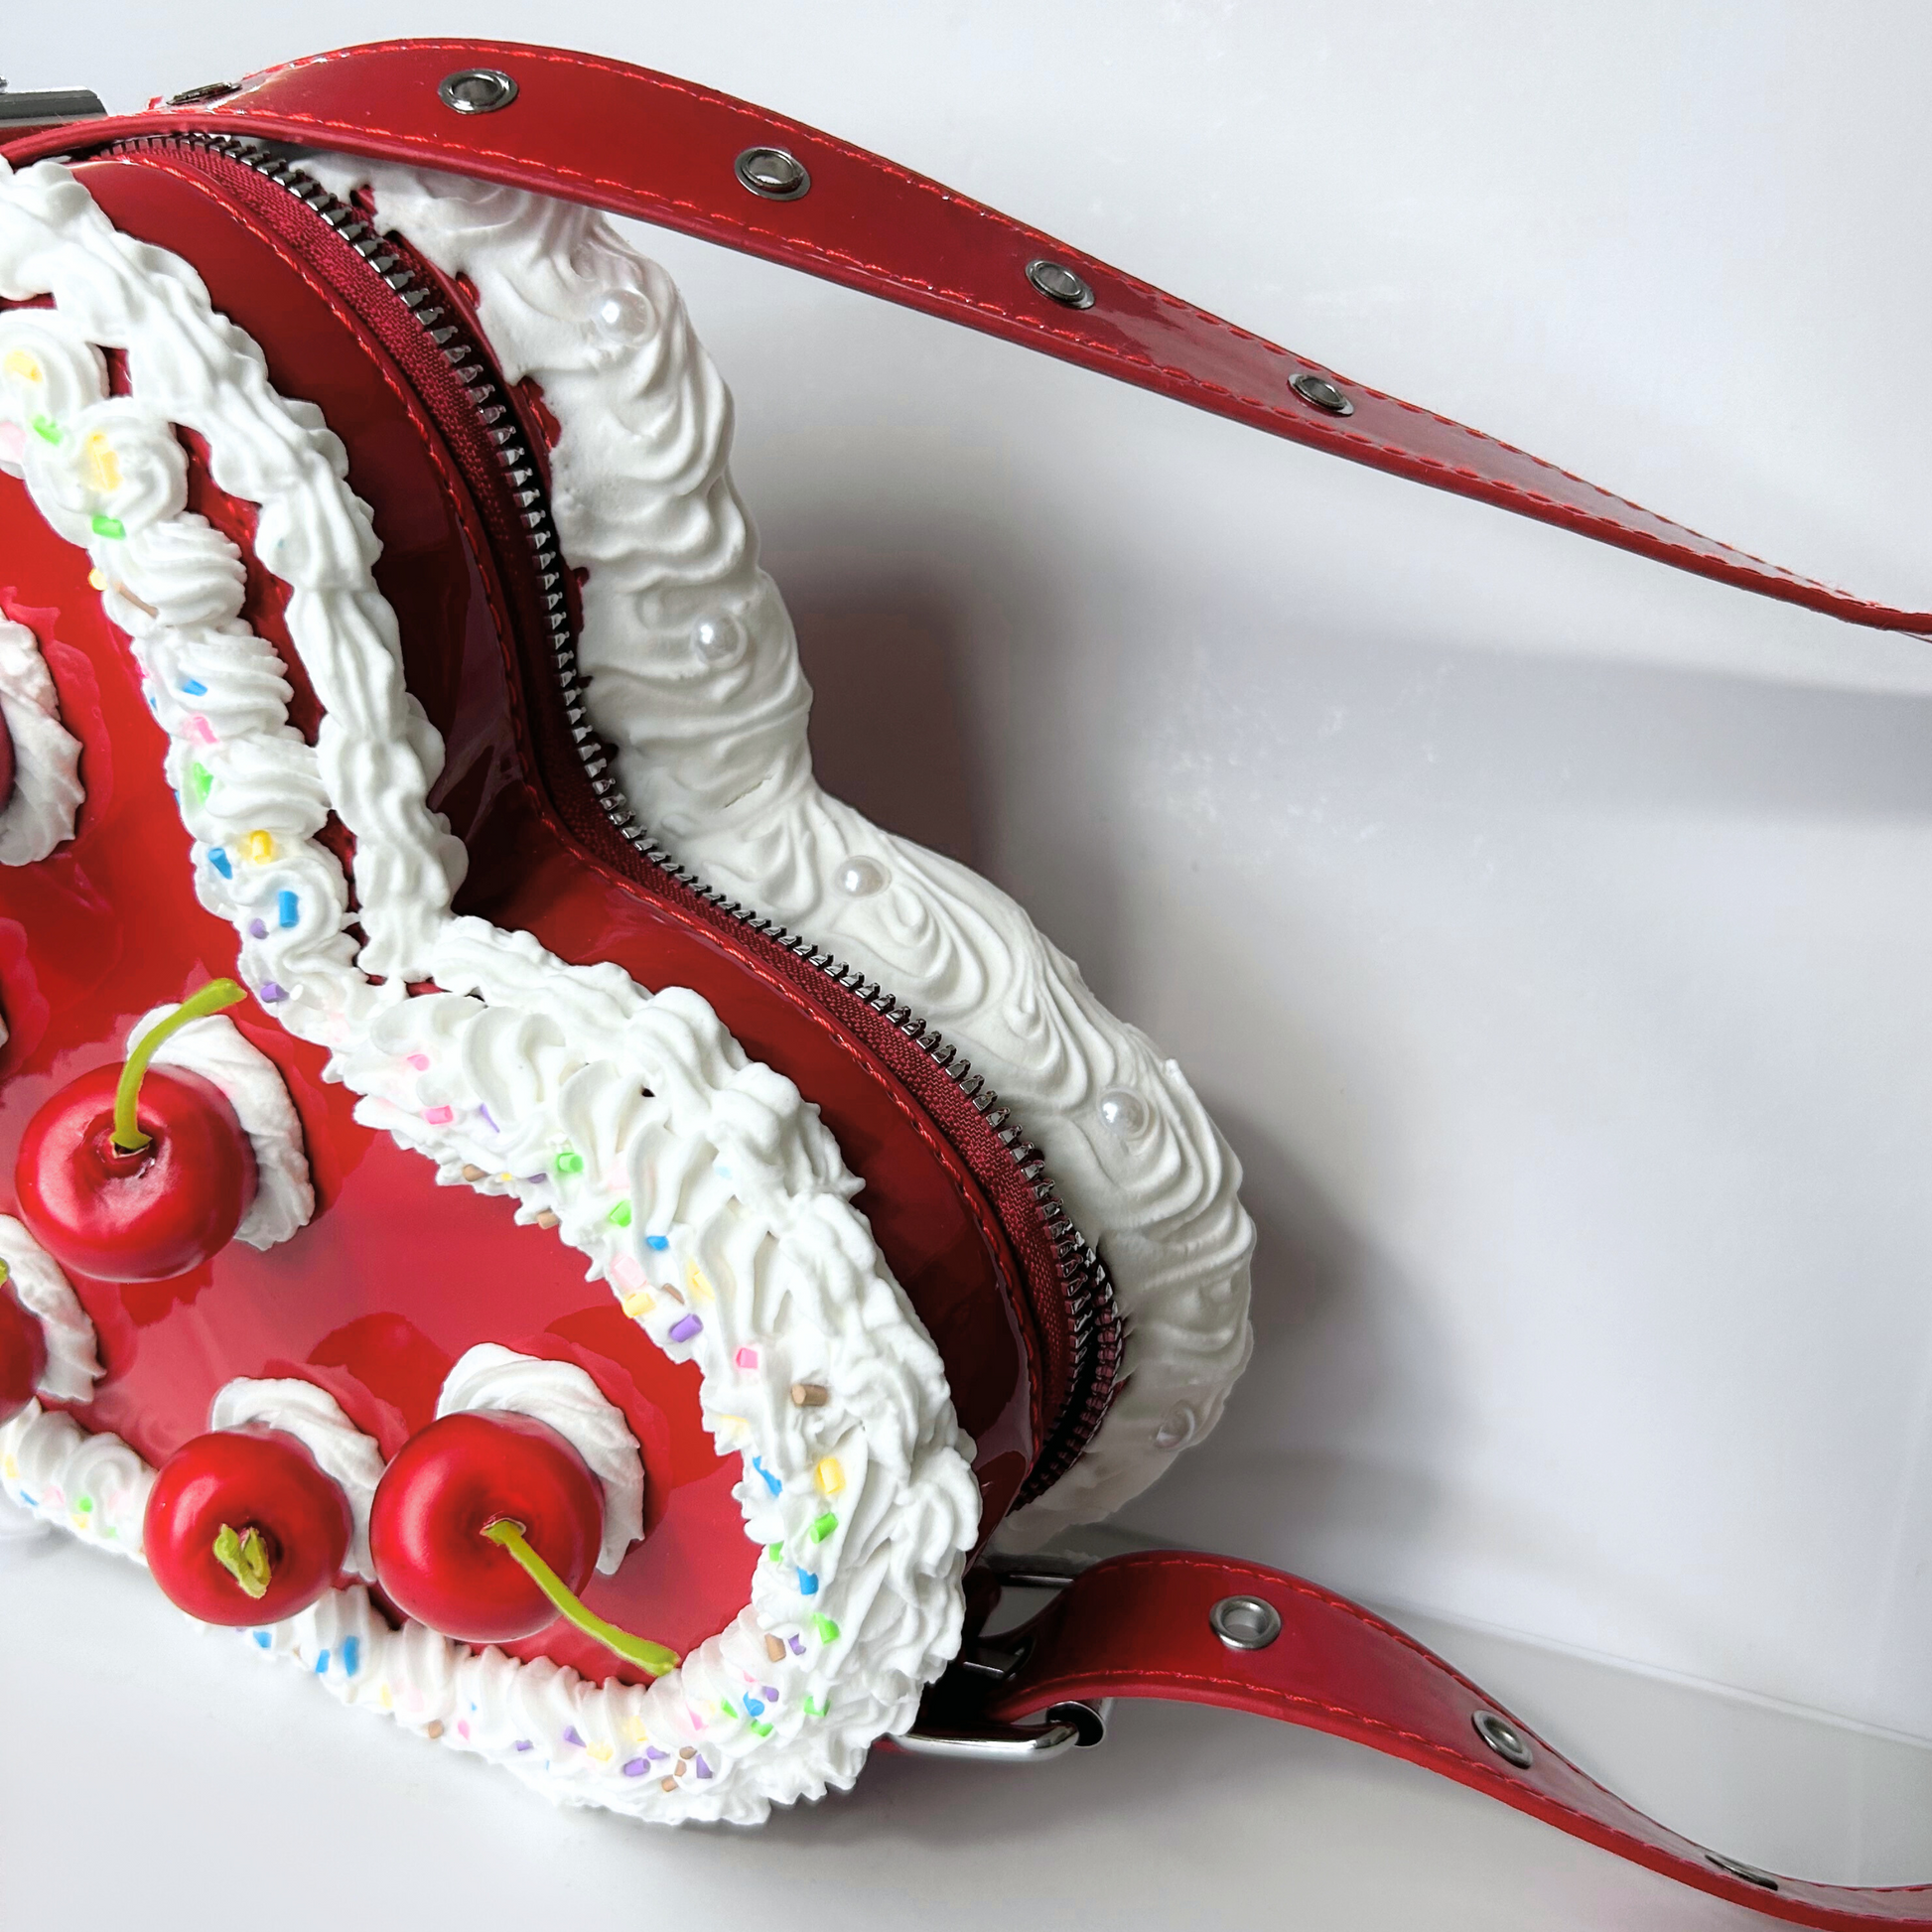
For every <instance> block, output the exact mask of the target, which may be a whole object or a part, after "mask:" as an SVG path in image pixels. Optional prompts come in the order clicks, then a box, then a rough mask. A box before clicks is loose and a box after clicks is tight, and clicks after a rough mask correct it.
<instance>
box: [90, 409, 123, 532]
mask: <svg viewBox="0 0 1932 1932" xmlns="http://www.w3.org/2000/svg"><path fill="white" fill-rule="evenodd" d="M86 448H87V472H88V475H89V476H90V477H91V478H92V480H93V485H94V487H95V488H96V489H98V490H100V491H101V492H102V493H103V494H106V493H107V492H109V491H111V490H116V489H118V488H120V486H121V465H120V459H119V458H118V457H117V456H115V454H114V451H113V447H112V445H110V444H109V442H108V441H107V439H106V437H104V436H102V435H101V434H100V432H99V431H98V430H96V431H95V432H94V434H93V435H92V436H90V437H88V438H87V445H86ZM101 534H102V535H103V536H104V535H106V532H105V531H102V532H101Z"/></svg>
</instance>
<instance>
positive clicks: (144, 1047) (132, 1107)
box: [114, 980, 248, 1154]
mask: <svg viewBox="0 0 1932 1932" xmlns="http://www.w3.org/2000/svg"><path fill="white" fill-rule="evenodd" d="M247 997H248V995H247V993H246V992H245V991H244V990H243V989H242V988H241V987H239V986H237V985H236V984H235V983H234V981H233V980H209V981H208V983H207V985H206V986H205V987H203V988H202V989H201V990H200V991H199V992H196V993H191V994H190V995H189V996H188V998H187V999H185V1000H184V1001H183V1002H182V1003H181V1005H180V1006H178V1007H177V1008H176V1009H175V1010H174V1012H173V1013H171V1014H170V1015H169V1016H168V1017H167V1019H165V1020H163V1021H160V1022H158V1023H157V1024H156V1025H155V1026H152V1027H150V1028H149V1029H148V1031H147V1033H146V1034H145V1035H142V1039H141V1043H140V1045H138V1046H137V1047H135V1049H134V1051H133V1052H131V1053H130V1054H129V1055H128V1056H127V1064H126V1065H125V1066H123V1067H122V1068H121V1083H120V1085H119V1086H117V1087H116V1088H115V1089H114V1152H115V1153H116V1154H139V1153H140V1152H141V1150H142V1149H143V1148H144V1147H146V1146H147V1145H148V1141H149V1136H147V1135H146V1134H144V1133H142V1132H141V1117H140V1114H139V1112H138V1111H137V1108H138V1105H139V1102H140V1098H141V1079H142V1076H143V1075H144V1074H145V1073H146V1072H147V1070H148V1062H149V1061H150V1060H151V1059H153V1058H154V1056H155V1052H156V1050H157V1049H158V1048H159V1047H160V1046H161V1045H162V1044H163V1043H164V1042H165V1041H166V1040H167V1039H168V1038H169V1036H170V1035H174V1034H178V1033H180V1031H181V1030H182V1028H184V1027H185V1026H187V1025H188V1023H189V1022H190V1021H191V1020H206V1019H207V1016H208V1015H209V1014H210V1013H219V1012H220V1011H221V1009H222V1008H223V1007H231V1006H238V1005H239V1004H240V1003H241V1002H242V1001H243V1000H245V999H246V998H247Z"/></svg>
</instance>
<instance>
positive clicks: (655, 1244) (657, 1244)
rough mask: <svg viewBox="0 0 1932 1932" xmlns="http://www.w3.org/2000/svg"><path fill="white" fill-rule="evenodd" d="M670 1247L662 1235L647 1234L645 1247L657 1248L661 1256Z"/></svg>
mask: <svg viewBox="0 0 1932 1932" xmlns="http://www.w3.org/2000/svg"><path fill="white" fill-rule="evenodd" d="M670 1245H671V1244H670V1243H669V1242H668V1241H667V1240H665V1238H664V1237H663V1236H662V1235H661V1234H647V1235H645V1236H644V1246H645V1247H647V1248H655V1249H656V1250H657V1252H658V1253H659V1254H660V1255H661V1254H662V1253H663V1252H664V1250H665V1249H666V1248H668V1247H669V1246H670Z"/></svg>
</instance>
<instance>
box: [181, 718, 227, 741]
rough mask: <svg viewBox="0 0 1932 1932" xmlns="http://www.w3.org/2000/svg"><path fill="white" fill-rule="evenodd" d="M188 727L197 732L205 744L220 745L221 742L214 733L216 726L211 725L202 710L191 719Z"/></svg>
mask: <svg viewBox="0 0 1932 1932" xmlns="http://www.w3.org/2000/svg"><path fill="white" fill-rule="evenodd" d="M188 729H189V730H190V731H192V732H193V733H194V734H195V736H196V737H197V738H199V739H200V740H201V741H202V743H203V744H204V745H218V744H220V742H221V741H220V740H219V739H218V738H216V737H215V735H214V727H213V726H212V725H210V724H209V723H208V721H207V719H206V718H204V717H203V716H202V715H201V713H200V712H197V713H196V714H195V716H194V717H192V718H191V719H189V721H188Z"/></svg>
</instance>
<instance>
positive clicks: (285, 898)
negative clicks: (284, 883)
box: [275, 888, 301, 928]
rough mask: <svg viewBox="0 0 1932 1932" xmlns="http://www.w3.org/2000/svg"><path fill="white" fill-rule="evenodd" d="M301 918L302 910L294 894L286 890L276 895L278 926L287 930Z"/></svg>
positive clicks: (276, 919)
mask: <svg viewBox="0 0 1932 1932" xmlns="http://www.w3.org/2000/svg"><path fill="white" fill-rule="evenodd" d="M300 916H301V913H300V908H299V906H298V903H297V900H296V897H295V895H294V894H293V893H291V892H289V891H288V890H287V889H286V888H284V889H283V890H282V891H281V892H279V893H277V894H276V895H275V922H276V924H277V925H280V926H283V927H285V928H286V927H288V926H292V925H294V924H295V923H296V920H297V919H298V918H299V917H300Z"/></svg>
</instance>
